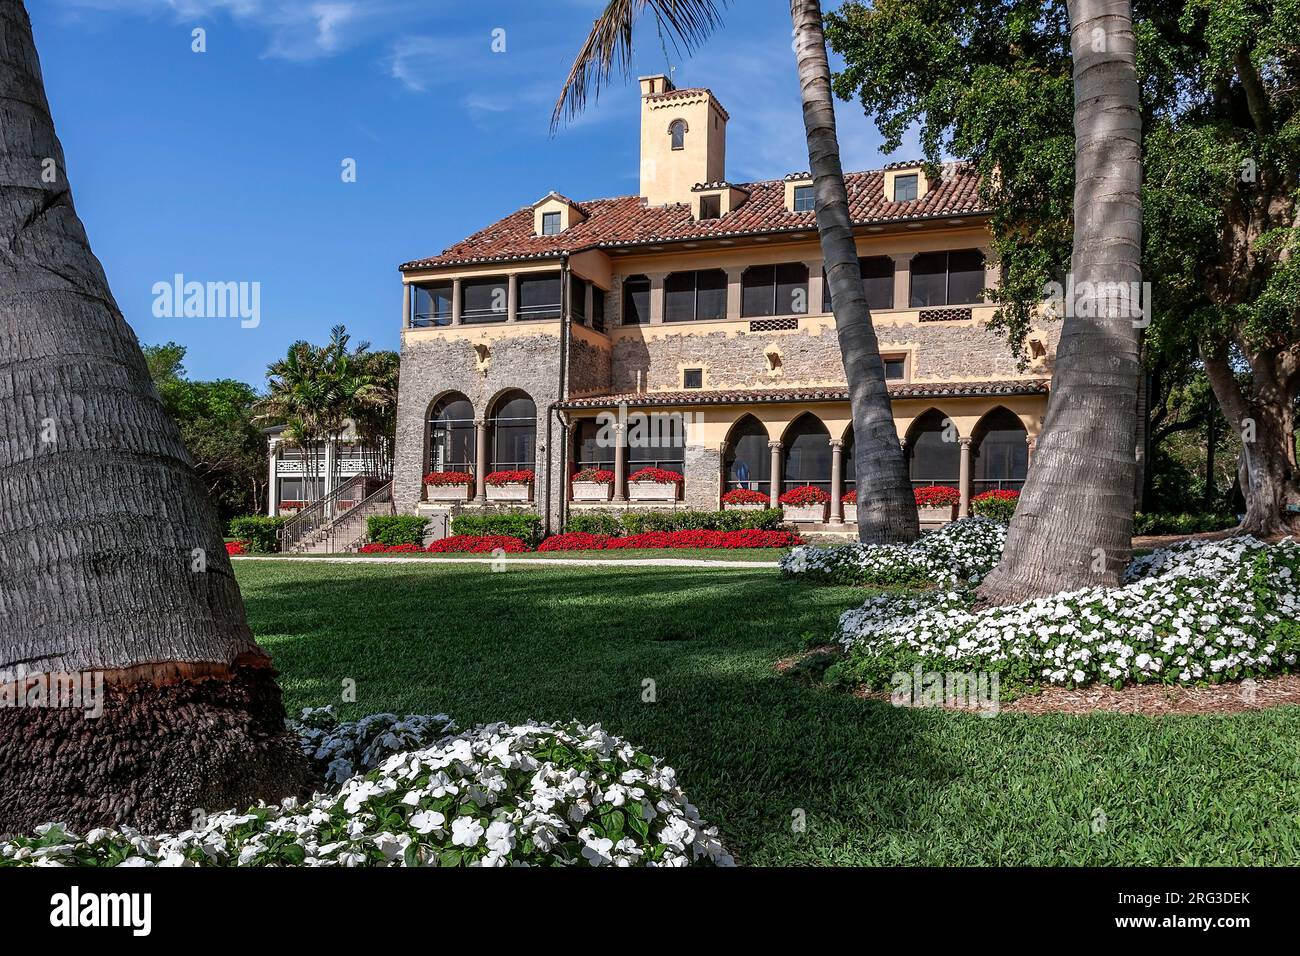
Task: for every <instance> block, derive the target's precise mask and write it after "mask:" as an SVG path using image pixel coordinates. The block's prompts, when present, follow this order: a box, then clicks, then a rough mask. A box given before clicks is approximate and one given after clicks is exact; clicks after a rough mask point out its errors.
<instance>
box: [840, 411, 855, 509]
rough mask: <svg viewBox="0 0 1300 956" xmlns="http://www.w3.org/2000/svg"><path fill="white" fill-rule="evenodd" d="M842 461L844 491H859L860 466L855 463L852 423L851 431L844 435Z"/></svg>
mask: <svg viewBox="0 0 1300 956" xmlns="http://www.w3.org/2000/svg"><path fill="white" fill-rule="evenodd" d="M840 461H841V465H840V467H841V468H842V469H843V472H842V474H843V479H842V480H843V482H844V492H845V493H846V494H847V493H848V492H850V491H857V489H858V466H857V465H855V464H854V463H853V426H852V425H850V426H849V433H848V434H847V435H845V436H844V448H843V450H842V453H841V455H840Z"/></svg>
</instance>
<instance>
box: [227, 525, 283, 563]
mask: <svg viewBox="0 0 1300 956" xmlns="http://www.w3.org/2000/svg"><path fill="white" fill-rule="evenodd" d="M287 520H288V519H287V518H268V517H266V516H265V515H246V516H244V517H242V518H232V519H231V521H230V537H232V538H235V539H236V540H238V541H241V542H243V544H244V549H245V550H246V551H248V552H249V553H250V554H274V553H275V552H277V551H279V550H280V541H279V538H278V537H277V535H278V534H279V531H280V529H281V528H282V527H284V523H285V522H286V521H287Z"/></svg>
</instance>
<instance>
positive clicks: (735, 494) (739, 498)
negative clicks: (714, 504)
mask: <svg viewBox="0 0 1300 956" xmlns="http://www.w3.org/2000/svg"><path fill="white" fill-rule="evenodd" d="M770 500H771V499H770V498H769V497H768V496H767V495H765V494H763V492H761V491H751V490H750V489H749V488H732V489H731V490H730V491H728V492H727V493H726V494H725V495H723V496H722V503H723V504H724V505H766V504H767V503H768V502H769V501H770Z"/></svg>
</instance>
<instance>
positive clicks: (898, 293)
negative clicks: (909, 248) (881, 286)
mask: <svg viewBox="0 0 1300 956" xmlns="http://www.w3.org/2000/svg"><path fill="white" fill-rule="evenodd" d="M915 255H916V253H914V252H904V253H901V254H899V255H896V256H894V308H896V309H910V308H911V307H912V257H913V256H915Z"/></svg>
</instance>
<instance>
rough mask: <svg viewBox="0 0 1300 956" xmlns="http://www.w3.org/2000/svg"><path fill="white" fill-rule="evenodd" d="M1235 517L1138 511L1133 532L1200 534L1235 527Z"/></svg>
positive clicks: (1134, 517)
mask: <svg viewBox="0 0 1300 956" xmlns="http://www.w3.org/2000/svg"><path fill="white" fill-rule="evenodd" d="M1237 523H1238V522H1237V519H1236V518H1234V517H1233V516H1232V515H1221V514H1159V513H1147V514H1143V513H1142V512H1138V513H1137V514H1136V515H1134V516H1133V533H1134V534H1200V533H1201V532H1203V531H1222V530H1223V529H1224V528H1232V527H1236V525H1237Z"/></svg>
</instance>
